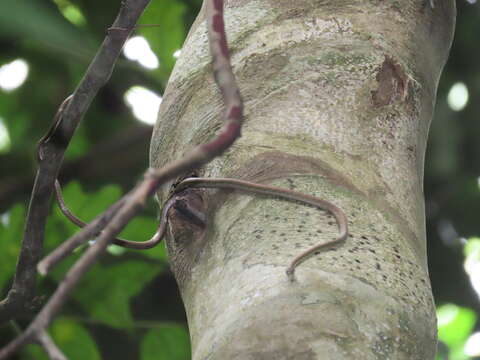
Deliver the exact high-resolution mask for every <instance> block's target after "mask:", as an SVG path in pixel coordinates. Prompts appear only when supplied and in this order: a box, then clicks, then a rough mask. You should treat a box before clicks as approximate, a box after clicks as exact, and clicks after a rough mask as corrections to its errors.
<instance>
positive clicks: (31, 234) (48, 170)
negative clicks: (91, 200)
mask: <svg viewBox="0 0 480 360" xmlns="http://www.w3.org/2000/svg"><path fill="white" fill-rule="evenodd" d="M148 3H149V0H126V1H124V2H122V6H121V8H120V11H119V13H118V16H117V18H116V20H115V22H114V23H113V25H112V27H113V28H121V29H125V31H108V32H107V36H106V37H105V39H104V41H103V43H102V45H101V47H100V49H99V51H98V52H97V54H96V56H95V58H94V59H93V60H92V62H91V64H90V66H89V68H88V70H87V72H86V73H85V76H84V77H83V79H82V81H81V82H80V84H79V86H78V87H77V89H76V90H75V91H74V93H73V95H72V97H71V99H70V101H69V103H68V104H65V103H64V105H65V108H64V109H62V107H60V108H59V111H58V112H57V115H61V118H60V117H59V118H57V119H56V120H58V121H55V123H54V125H53V127H52V130H51V131H49V133H48V134H47V135H46V137H44V138H43V139H42V140H43V141H41V143H39V154H40V155H41V157H42V159H40V161H39V168H38V171H37V174H36V177H35V183H34V186H33V190H32V196H31V198H30V204H29V208H28V214H27V220H26V226H25V233H24V237H23V241H22V247H21V251H20V255H19V258H18V263H17V267H16V272H15V277H14V280H13V284H12V287H11V289H10V291H9V293H8V295H7V297H6V298H5V299H4V300H3V301H2V302H0V323H2V322H4V321H7V320H9V319H12V318H14V317H16V315H17V314H19V313H23V312H24V311H29V310H31V308H32V307H33V306H34V304H35V293H36V271H35V270H36V264H37V262H38V260H39V259H40V256H41V253H42V249H43V240H44V232H45V224H46V219H47V215H48V211H49V206H50V205H49V200H50V198H51V195H52V189H53V183H54V181H55V179H56V177H57V175H58V172H59V169H60V166H61V163H62V161H63V155H64V153H65V150H66V148H67V146H68V144H69V142H70V140H71V138H72V136H73V134H74V132H75V130H76V128H77V126H78V124H79V123H80V121H81V120H82V118H83V116H84V115H85V113H86V111H87V109H88V108H89V106H90V104H91V102H92V100H93V98H94V97H95V95H96V94H97V92H98V90H99V89H100V88H101V87H102V86H103V85H104V84H105V83H106V82H107V81H108V79H109V78H110V75H111V73H112V70H113V66H114V64H115V62H116V60H117V58H118V56H119V54H120V51H121V49H122V47H123V44H124V43H125V41H126V39H127V38H128V36H129V34H130V32H131V30H132V29H133V27H134V26H135V23H136V22H137V19H138V18H139V17H140V15H141V14H142V12H143V10H144V9H145V7H146V6H147V4H148Z"/></svg>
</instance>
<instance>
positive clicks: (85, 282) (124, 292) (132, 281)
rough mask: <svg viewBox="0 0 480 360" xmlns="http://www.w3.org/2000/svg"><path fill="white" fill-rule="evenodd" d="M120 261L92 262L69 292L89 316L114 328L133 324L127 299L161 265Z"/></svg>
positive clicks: (152, 275) (141, 287) (147, 280)
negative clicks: (92, 266)
mask: <svg viewBox="0 0 480 360" xmlns="http://www.w3.org/2000/svg"><path fill="white" fill-rule="evenodd" d="M121 261H122V262H121V263H118V264H110V265H103V264H97V265H95V266H94V268H93V269H92V270H90V271H89V272H88V273H87V274H86V275H85V277H84V278H83V279H82V281H81V283H80V284H79V285H78V286H77V289H76V291H75V292H74V294H73V298H74V299H75V300H77V301H78V302H79V303H80V304H81V305H82V307H83V308H84V309H85V311H86V312H88V313H89V314H90V316H91V317H92V318H93V319H95V320H96V321H99V322H102V323H104V324H107V325H110V326H112V327H115V328H121V327H131V326H132V325H133V319H132V315H131V312H130V299H131V298H132V297H133V296H135V295H137V294H138V293H139V292H140V291H141V290H142V289H143V287H144V286H145V285H146V284H147V283H148V282H150V281H151V280H152V279H153V278H154V277H155V276H156V275H157V274H158V273H159V272H160V271H161V270H162V269H163V266H162V265H160V264H156V263H152V262H146V261H142V260H121Z"/></svg>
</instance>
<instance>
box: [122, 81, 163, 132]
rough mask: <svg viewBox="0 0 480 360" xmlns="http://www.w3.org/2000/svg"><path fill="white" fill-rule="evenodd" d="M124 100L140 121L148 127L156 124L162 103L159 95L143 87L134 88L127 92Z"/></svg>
mask: <svg viewBox="0 0 480 360" xmlns="http://www.w3.org/2000/svg"><path fill="white" fill-rule="evenodd" d="M124 99H125V102H126V103H127V105H128V106H129V107H130V108H131V109H132V112H133V115H134V116H135V117H136V118H137V119H138V120H139V121H141V122H143V123H146V124H148V125H153V124H155V121H156V120H157V113H158V108H159V107H160V103H161V102H162V98H161V97H160V96H159V95H157V94H156V93H154V92H153V91H151V90H149V89H147V88H145V87H143V86H132V87H131V88H130V89H128V90H127V91H126V92H125V95H124Z"/></svg>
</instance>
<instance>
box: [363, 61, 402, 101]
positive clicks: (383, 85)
mask: <svg viewBox="0 0 480 360" xmlns="http://www.w3.org/2000/svg"><path fill="white" fill-rule="evenodd" d="M376 80H377V82H378V89H377V90H373V91H372V92H371V94H372V102H373V104H374V105H375V107H382V106H386V105H390V104H393V103H394V102H395V101H405V99H406V98H407V96H408V87H409V83H410V79H409V78H408V76H407V74H406V73H405V71H404V70H403V68H402V66H401V65H400V64H398V63H397V62H396V61H395V60H394V59H393V58H391V57H390V56H385V59H384V61H383V63H382V65H381V66H380V68H379V69H378V72H377V76H376Z"/></svg>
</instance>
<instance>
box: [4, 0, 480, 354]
mask: <svg viewBox="0 0 480 360" xmlns="http://www.w3.org/2000/svg"><path fill="white" fill-rule="evenodd" d="M119 4H120V0H102V1H97V0H0V291H2V294H1V295H2V296H3V295H5V293H6V291H7V290H8V288H9V285H10V282H11V280H12V275H13V271H14V268H15V263H16V257H17V254H18V251H19V245H20V240H21V238H22V231H23V223H24V216H25V207H26V204H27V202H28V197H29V194H30V190H31V187H32V181H33V176H34V173H35V170H36V163H35V155H34V152H35V145H36V142H37V141H38V139H40V138H41V136H42V135H43V134H44V133H45V132H46V131H47V129H48V128H49V126H50V123H51V121H52V118H53V115H54V113H55V111H56V109H57V107H58V105H59V104H60V103H61V102H62V100H63V99H64V98H65V97H66V96H67V95H68V94H70V93H71V92H72V91H73V89H74V88H75V86H76V85H77V84H78V82H79V80H80V79H81V77H82V75H83V73H84V71H85V69H86V67H87V65H88V63H89V61H90V59H91V58H92V57H93V55H94V53H95V51H96V49H97V48H98V46H99V45H100V43H101V41H102V40H103V37H104V35H105V31H106V29H107V28H108V26H109V25H110V24H111V23H112V21H113V19H114V18H115V16H116V14H117V11H118V7H119ZM200 6H201V0H152V2H151V4H150V6H149V7H148V9H147V11H146V12H145V13H144V15H143V16H142V18H141V20H140V23H141V24H155V25H158V26H156V27H140V28H139V29H138V30H136V32H135V33H134V34H133V35H132V38H131V39H130V40H129V42H128V43H127V44H126V46H125V49H124V52H123V55H122V57H121V59H120V60H119V62H118V64H117V67H116V69H115V71H114V73H113V76H112V79H111V81H110V82H109V83H108V84H107V85H106V86H105V87H104V88H103V89H102V90H101V91H100V93H99V95H98V96H97V98H96V99H95V101H94V103H93V104H92V107H91V108H90V111H89V112H88V113H87V116H86V118H85V119H84V121H83V123H82V125H81V126H80V128H79V129H78V131H77V133H76V135H75V137H74V139H73V141H72V143H71V145H70V147H69V149H68V151H67V154H66V159H65V163H64V166H63V168H62V171H61V176H60V179H61V181H62V183H64V187H65V198H66V201H67V203H68V204H69V205H70V207H71V208H72V209H73V210H74V211H75V212H76V213H77V214H78V215H80V216H81V217H82V218H83V219H85V220H90V219H92V218H93V217H94V216H95V215H96V214H98V213H99V212H101V211H102V210H103V209H105V208H106V207H107V206H108V205H109V204H110V203H112V202H113V201H114V200H115V199H117V198H118V197H119V196H120V195H121V194H122V192H123V191H125V190H126V189H128V188H129V187H130V186H132V185H133V184H134V183H135V182H136V181H137V180H138V178H139V177H140V176H141V174H142V172H143V170H144V169H145V168H146V167H147V166H148V146H149V138H150V134H151V131H152V123H153V121H154V120H155V115H156V111H157V109H158V106H159V104H160V102H161V94H162V93H163V90H164V88H165V85H166V82H167V80H168V76H169V74H170V71H171V70H172V68H173V65H174V64H175V59H176V57H177V56H178V54H179V49H180V48H181V45H182V42H183V40H184V38H185V36H186V34H187V32H188V29H189V27H190V25H191V23H192V22H193V20H194V18H195V16H196V14H197V12H198V11H199V9H200ZM457 7H458V19H457V31H456V36H455V42H454V44H453V48H452V53H451V58H450V61H449V63H448V65H447V67H446V69H445V72H444V75H443V77H442V81H441V84H440V88H439V92H438V98H437V107H436V114H435V118H434V122H433V124H432V127H431V132H430V138H429V147H428V151H427V157H426V168H425V197H426V209H427V234H428V251H429V268H430V276H431V279H432V285H433V291H434V295H435V300H436V303H437V307H438V320H439V337H440V340H441V344H440V346H439V355H438V359H447V357H448V358H449V359H450V360H464V359H465V360H466V359H480V321H479V319H478V317H479V314H480V302H479V294H480V222H479V220H478V214H479V213H480V161H479V160H480V146H479V145H478V144H477V142H476V140H477V137H480V121H478V119H477V114H478V113H479V112H480V102H478V101H476V99H477V98H478V94H480V65H479V58H480V50H479V47H478V43H477V41H478V34H480V4H478V3H476V1H475V0H468V1H467V0H458V1H457ZM156 224H157V210H156V206H155V205H154V204H151V205H150V207H149V208H148V209H147V211H145V212H144V214H143V215H142V216H141V217H139V218H137V219H136V220H135V221H134V222H133V223H132V224H130V225H129V226H128V228H127V229H126V230H125V231H124V233H123V235H124V236H125V237H128V238H131V239H138V240H142V239H146V238H148V237H150V236H151V234H153V232H154V231H155V229H156ZM74 231H75V228H74V226H72V225H71V224H70V223H69V222H68V221H67V220H65V218H64V217H63V216H62V215H61V214H60V212H59V211H58V209H57V207H56V206H52V212H51V216H50V218H49V221H48V226H47V230H46V244H45V247H46V252H49V251H50V250H51V249H52V248H54V247H56V246H57V245H58V244H59V243H60V242H62V241H63V240H64V239H66V238H67V237H68V236H70V235H71V234H72V233H73V232H74ZM76 256H78V255H76ZM74 260H75V259H74V258H71V259H68V260H66V261H64V262H63V263H62V264H61V265H60V266H59V267H58V268H57V269H56V270H55V272H53V273H52V274H51V275H50V276H48V277H46V278H43V279H40V282H39V293H40V294H42V295H43V296H45V297H47V296H48V294H51V292H52V291H53V290H54V288H55V286H56V284H57V282H58V280H59V279H60V278H61V276H62V274H64V273H65V270H66V269H67V268H68V267H69V266H70V265H71V264H72V262H73V261H74ZM31 318H32V314H25V316H24V318H22V319H19V321H18V322H17V323H11V324H7V325H4V326H1V327H0V346H1V345H3V344H4V343H6V342H7V341H8V340H9V339H11V338H12V337H13V336H15V334H16V332H18V331H19V329H21V328H23V327H25V326H26V325H27V324H28V322H29V321H30V320H31ZM51 333H52V335H53V337H54V339H55V340H56V342H57V344H59V346H60V347H61V348H62V349H63V350H64V352H65V353H66V354H67V356H69V358H70V359H73V360H75V359H117V358H119V359H141V360H150V359H156V360H159V359H160V360H161V359H165V360H188V359H190V345H189V338H188V333H187V325H186V319H185V314H184V310H183V306H182V303H181V299H180V296H179V293H178V290H177V287H176V284H175V281H174V279H173V277H172V275H171V273H170V271H169V270H168V265H167V259H166V255H165V250H164V248H163V246H159V247H157V248H155V249H152V250H149V251H146V252H135V251H129V250H124V249H122V248H118V247H115V246H112V247H111V248H110V249H109V252H108V254H107V255H106V256H104V257H103V259H102V261H101V262H100V263H99V264H97V265H96V266H95V267H94V269H93V270H92V271H90V272H89V273H88V274H87V276H86V277H85V278H84V279H83V281H82V283H81V285H79V286H78V287H77V289H76V291H75V292H74V293H73V295H72V297H71V300H70V301H69V302H68V304H67V305H66V306H65V307H64V310H63V311H62V316H60V317H59V318H57V319H56V320H55V322H54V323H53V325H52V326H51ZM17 358H18V359H45V357H44V355H43V353H42V350H41V349H40V348H38V347H36V346H33V345H32V346H29V347H27V348H25V349H24V350H23V351H22V352H21V353H20V354H19V355H18V356H17Z"/></svg>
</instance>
